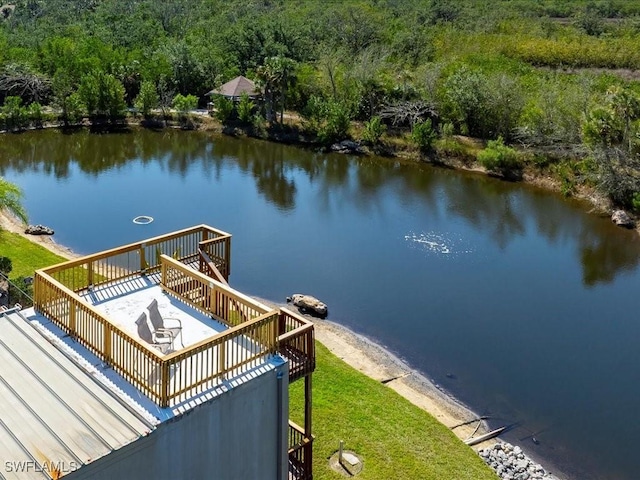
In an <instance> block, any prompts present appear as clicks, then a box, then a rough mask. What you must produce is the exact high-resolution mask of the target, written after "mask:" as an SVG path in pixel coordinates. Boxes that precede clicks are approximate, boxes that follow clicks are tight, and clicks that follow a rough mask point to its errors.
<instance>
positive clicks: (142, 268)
mask: <svg viewBox="0 0 640 480" xmlns="http://www.w3.org/2000/svg"><path fill="white" fill-rule="evenodd" d="M139 252H140V253H139V255H140V273H142V274H143V275H144V274H145V273H147V258H146V255H145V253H144V243H141V244H140V249H139Z"/></svg>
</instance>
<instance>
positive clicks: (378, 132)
mask: <svg viewBox="0 0 640 480" xmlns="http://www.w3.org/2000/svg"><path fill="white" fill-rule="evenodd" d="M386 129H387V127H386V125H384V124H383V123H382V120H381V119H380V117H378V116H375V117H372V118H371V120H369V121H368V122H365V124H364V131H363V132H362V139H363V140H364V141H365V142H367V143H369V144H370V145H377V144H378V143H379V142H380V137H382V134H383V133H384V131H385V130H386Z"/></svg>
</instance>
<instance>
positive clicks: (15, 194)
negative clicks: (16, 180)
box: [0, 177, 28, 223]
mask: <svg viewBox="0 0 640 480" xmlns="http://www.w3.org/2000/svg"><path fill="white" fill-rule="evenodd" d="M4 210H8V211H9V212H11V213H12V214H13V215H15V216H16V217H18V218H19V219H20V220H22V221H23V222H24V223H27V220H28V217H27V212H26V210H25V209H24V207H23V206H22V190H20V187H18V186H17V185H14V184H13V183H11V182H9V181H7V180H5V179H4V178H2V177H0V212H2V211H4Z"/></svg>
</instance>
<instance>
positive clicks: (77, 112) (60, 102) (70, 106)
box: [52, 69, 82, 127]
mask: <svg viewBox="0 0 640 480" xmlns="http://www.w3.org/2000/svg"><path fill="white" fill-rule="evenodd" d="M52 89H53V105H54V106H55V107H57V108H58V109H60V118H61V119H62V121H63V124H64V126H65V127H67V126H69V124H70V123H75V122H76V121H78V120H79V118H80V116H81V113H82V104H81V100H80V97H79V95H78V93H77V92H76V90H75V88H74V84H73V78H72V76H71V75H70V74H69V72H68V71H67V70H64V69H60V70H58V71H56V73H55V75H54V76H53V80H52Z"/></svg>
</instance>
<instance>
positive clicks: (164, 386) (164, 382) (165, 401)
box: [160, 361, 171, 408]
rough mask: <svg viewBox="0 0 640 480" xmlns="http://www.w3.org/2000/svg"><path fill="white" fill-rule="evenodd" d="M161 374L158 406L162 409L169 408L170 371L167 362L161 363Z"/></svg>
mask: <svg viewBox="0 0 640 480" xmlns="http://www.w3.org/2000/svg"><path fill="white" fill-rule="evenodd" d="M161 365H162V374H161V378H160V380H161V384H160V385H161V386H160V388H161V390H160V406H162V407H165V408H166V407H168V406H169V398H170V395H169V379H170V376H169V371H170V369H171V367H170V365H169V362H167V361H163V362H162V364H161Z"/></svg>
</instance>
